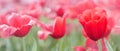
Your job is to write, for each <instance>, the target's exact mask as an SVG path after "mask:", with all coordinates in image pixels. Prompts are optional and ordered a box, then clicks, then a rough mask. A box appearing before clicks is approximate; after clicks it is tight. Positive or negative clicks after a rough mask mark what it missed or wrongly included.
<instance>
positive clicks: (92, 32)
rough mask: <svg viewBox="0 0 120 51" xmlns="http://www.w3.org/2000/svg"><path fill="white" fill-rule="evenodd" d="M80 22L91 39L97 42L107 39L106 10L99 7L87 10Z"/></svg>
mask: <svg viewBox="0 0 120 51" xmlns="http://www.w3.org/2000/svg"><path fill="white" fill-rule="evenodd" d="M79 21H80V23H81V24H82V26H83V28H84V30H85V32H86V34H87V36H88V37H89V38H90V39H92V40H94V41H97V40H98V39H100V38H103V37H105V35H106V31H107V25H108V22H107V15H106V11H105V10H103V9H101V8H98V7H97V8H95V9H93V10H86V11H84V12H83V14H82V15H80V17H79Z"/></svg>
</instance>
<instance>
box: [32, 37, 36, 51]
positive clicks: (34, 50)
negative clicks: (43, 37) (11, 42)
mask: <svg viewBox="0 0 120 51" xmlns="http://www.w3.org/2000/svg"><path fill="white" fill-rule="evenodd" d="M33 40H34V43H33V47H32V51H37V43H36V40H35V39H33Z"/></svg>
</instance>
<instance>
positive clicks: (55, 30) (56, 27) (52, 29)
mask: <svg viewBox="0 0 120 51" xmlns="http://www.w3.org/2000/svg"><path fill="white" fill-rule="evenodd" d="M37 25H38V27H41V28H42V29H43V30H42V31H39V32H38V38H40V39H42V40H45V39H46V38H47V37H48V35H50V36H51V37H53V38H54V39H59V38H61V37H63V36H64V35H65V32H66V27H65V26H66V23H65V18H64V17H56V19H55V23H54V24H53V25H48V26H47V25H44V24H42V23H40V22H39V23H37Z"/></svg>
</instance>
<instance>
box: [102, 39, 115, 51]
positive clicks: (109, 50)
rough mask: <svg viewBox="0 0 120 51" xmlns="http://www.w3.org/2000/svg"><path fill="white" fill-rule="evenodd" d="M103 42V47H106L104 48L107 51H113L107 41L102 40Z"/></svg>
mask: <svg viewBox="0 0 120 51" xmlns="http://www.w3.org/2000/svg"><path fill="white" fill-rule="evenodd" d="M104 41H105V45H106V47H107V50H108V51H113V49H112V47H111V45H110V43H109V42H108V41H107V40H104Z"/></svg>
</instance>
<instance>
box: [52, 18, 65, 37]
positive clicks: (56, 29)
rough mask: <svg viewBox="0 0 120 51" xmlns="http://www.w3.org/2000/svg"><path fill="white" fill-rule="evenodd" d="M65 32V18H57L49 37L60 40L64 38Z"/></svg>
mask: <svg viewBox="0 0 120 51" xmlns="http://www.w3.org/2000/svg"><path fill="white" fill-rule="evenodd" d="M65 30H66V29H65V18H61V17H57V18H56V20H55V25H54V26H53V33H52V34H51V36H52V37H53V38H55V39H58V38H61V37H63V36H64V34H65Z"/></svg>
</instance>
